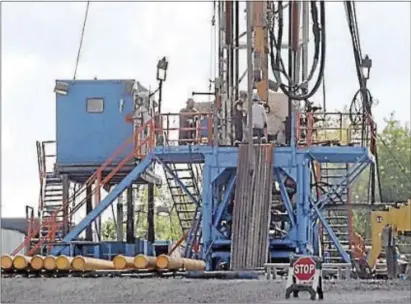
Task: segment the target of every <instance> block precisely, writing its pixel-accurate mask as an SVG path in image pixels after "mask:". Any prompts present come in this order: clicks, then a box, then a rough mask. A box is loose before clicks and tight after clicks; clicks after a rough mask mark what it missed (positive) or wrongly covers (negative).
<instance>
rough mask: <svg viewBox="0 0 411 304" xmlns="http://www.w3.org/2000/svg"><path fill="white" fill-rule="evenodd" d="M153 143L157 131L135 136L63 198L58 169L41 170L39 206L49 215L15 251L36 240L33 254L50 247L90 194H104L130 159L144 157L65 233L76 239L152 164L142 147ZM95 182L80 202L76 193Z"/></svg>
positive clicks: (150, 123)
mask: <svg viewBox="0 0 411 304" xmlns="http://www.w3.org/2000/svg"><path fill="white" fill-rule="evenodd" d="M148 126H151V127H152V126H153V121H152V120H149V121H147V122H146V123H144V124H143V125H142V126H140V127H139V128H138V130H136V131H135V132H139V133H141V132H142V131H143V130H144V129H145V128H147V127H148ZM130 144H133V145H134V149H133V151H132V152H131V153H130V154H129V155H128V156H126V157H125V158H124V159H123V160H122V161H120V162H119V163H118V162H117V161H116V159H118V155H119V154H120V153H122V152H123V151H124V149H125V148H126V147H128V146H129V145H130ZM153 144H154V132H150V136H148V137H146V138H144V139H135V137H134V136H131V137H130V138H128V139H127V140H126V141H125V142H124V144H123V145H122V146H121V147H120V148H118V149H117V150H116V151H115V152H114V153H113V154H112V155H111V156H110V157H109V158H108V159H107V160H106V161H105V162H104V163H103V164H102V165H101V166H100V168H98V169H97V171H96V172H95V173H94V174H92V175H91V176H90V178H89V179H88V180H87V181H86V182H85V183H84V184H83V185H82V188H81V189H80V190H79V191H78V192H77V193H76V194H75V195H73V196H72V197H70V198H68V199H67V200H62V197H61V194H62V193H61V192H60V190H59V186H60V185H61V183H62V181H61V179H60V178H59V177H57V176H55V175H53V174H54V173H49V174H46V170H41V171H40V173H41V175H40V176H41V178H40V180H41V190H40V202H39V204H40V208H39V210H47V212H46V211H45V212H44V217H45V218H43V219H42V220H41V224H40V225H39V228H38V229H33V230H32V231H31V233H29V235H28V237H27V238H26V240H25V241H24V242H23V243H22V244H20V245H19V246H18V247H17V248H16V249H15V250H14V252H13V253H12V254H13V255H14V254H15V253H17V252H19V251H20V250H21V249H22V248H25V247H26V246H31V244H32V246H31V248H30V249H29V250H28V252H27V255H29V256H30V255H33V254H36V253H37V252H38V251H39V250H41V249H42V248H43V247H44V245H45V244H49V247H50V245H51V244H52V243H55V242H56V240H58V239H61V238H63V235H62V233H61V230H62V228H63V223H64V222H65V221H66V222H67V220H68V219H70V218H72V217H73V214H75V213H76V212H77V211H78V210H80V209H81V207H82V206H84V205H85V203H86V201H87V199H88V198H89V197H90V196H92V195H96V196H97V195H98V197H100V195H99V191H100V190H101V189H104V188H105V187H106V186H108V185H110V181H111V180H112V179H113V178H114V177H115V176H116V175H118V173H121V172H120V170H121V169H122V168H123V167H124V166H127V165H130V163H133V162H134V163H136V158H139V159H141V161H140V163H139V164H138V165H136V167H134V169H133V170H131V172H129V173H128V174H127V175H126V176H125V177H124V178H122V179H121V181H120V183H119V184H118V185H117V186H116V187H115V188H114V189H113V191H111V192H110V193H109V195H108V196H107V197H106V198H105V199H104V200H102V201H100V203H99V204H96V207H95V208H94V209H93V210H92V211H91V213H90V214H89V215H87V216H86V217H85V218H83V220H81V221H80V223H78V225H77V226H75V227H73V229H72V230H71V231H70V232H68V233H67V235H66V236H64V238H63V241H64V242H70V241H72V240H74V239H76V238H77V237H78V236H79V234H80V233H81V232H82V231H83V230H84V229H85V228H86V227H87V226H89V225H90V224H91V223H92V222H93V221H94V220H95V219H96V218H97V217H98V216H99V215H100V214H101V212H102V211H103V210H104V208H106V207H107V206H108V205H109V204H110V203H111V202H112V201H113V200H114V199H115V198H117V197H118V196H119V195H120V193H121V192H123V190H124V189H125V188H126V187H127V186H129V185H130V184H131V183H132V182H133V180H134V179H135V178H136V176H137V175H139V174H141V173H142V172H140V171H142V170H143V171H144V170H145V169H146V168H147V167H148V165H149V164H150V163H151V160H152V158H151V157H149V156H147V157H146V155H143V154H142V153H141V151H142V150H143V149H144V150H145V151H146V152H147V151H149V150H150V149H151V148H152V146H153ZM50 157H51V156H50ZM45 159H46V154H44V153H43V154H42V155H41V157H39V168H45V166H43V164H45ZM46 181H48V182H46ZM93 184H94V185H95V187H94V188H93V190H92V191H91V193H89V194H88V195H84V196H85V197H84V199H82V200H81V201H80V202H76V201H75V197H79V196H81V195H82V194H85V192H86V189H87V187H88V186H89V185H93ZM46 189H47V191H46ZM46 192H47V200H46ZM43 197H44V200H43ZM73 201H74V202H75V205H72V202H73ZM45 206H47V207H45ZM69 207H71V208H70V210H69V212H67V214H66V215H64V217H63V215H62V212H63V210H64V209H65V208H67V209H68V208H69ZM96 209H97V210H96ZM39 215H40V214H39ZM41 215H43V214H41ZM37 236H38V237H39V238H38V239H36V237H37ZM61 251H62V248H61V247H58V246H55V247H54V248H53V250H52V254H58V253H60V252H61Z"/></svg>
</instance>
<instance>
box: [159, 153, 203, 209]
mask: <svg viewBox="0 0 411 304" xmlns="http://www.w3.org/2000/svg"><path fill="white" fill-rule="evenodd" d="M155 159H156V160H157V161H158V162H159V163H160V164H161V165H162V166H163V168H164V169H166V171H167V172H168V173H169V174H170V175H171V177H172V178H173V179H174V180H175V182H176V183H177V184H178V185H179V186H180V188H181V189H182V190H183V191H184V192H185V193H186V194H187V195H188V196H189V197H190V199H191V200H192V201H193V203H194V204H196V206H197V207H200V203H199V202H198V200H197V199H196V198H195V197H194V195H193V194H192V193H191V192H190V191H189V190H188V189H187V186H186V185H184V183H183V182H182V181H181V180H180V179H179V178H178V176H177V175H175V174H174V172H173V170H171V169H170V167H169V166H167V164H166V163H164V162H163V161H162V160H161V159H160V158H159V157H158V156H156V157H155Z"/></svg>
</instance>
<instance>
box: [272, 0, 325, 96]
mask: <svg viewBox="0 0 411 304" xmlns="http://www.w3.org/2000/svg"><path fill="white" fill-rule="evenodd" d="M279 7H280V8H279V17H278V35H277V37H278V41H276V39H275V35H274V32H273V29H270V30H269V35H270V59H271V68H272V70H273V74H274V77H275V78H276V81H277V83H279V86H280V88H281V90H282V91H283V92H284V94H285V95H287V96H288V97H289V98H291V99H294V100H306V99H308V98H310V97H312V96H313V95H314V94H315V93H316V92H317V91H318V89H319V87H320V85H321V81H322V78H323V75H324V67H325V53H326V38H325V37H326V32H325V3H324V2H323V1H320V13H321V18H320V23H321V29H320V28H319V27H318V21H317V18H318V11H317V7H316V1H311V17H312V19H313V32H314V40H315V52H314V58H313V65H312V67H311V70H310V74H309V77H308V79H307V81H305V82H304V83H301V84H298V85H295V84H293V85H292V86H286V85H285V84H283V83H282V80H281V77H280V76H279V75H278V72H280V73H281V74H283V75H284V76H285V77H286V78H287V80H288V81H289V83H292V82H290V77H289V75H287V74H286V73H285V68H284V62H283V60H282V59H281V43H282V35H283V14H282V9H281V8H282V1H279ZM320 46H321V47H320ZM274 49H276V56H274ZM320 49H321V58H320V69H319V73H318V77H317V80H316V82H315V84H314V87H313V88H312V90H311V91H310V92H307V93H304V94H303V95H295V93H296V92H297V91H298V90H303V87H304V86H306V84H307V82H308V81H309V80H311V79H312V77H313V75H314V72H315V70H316V68H317V65H318V57H319V52H320Z"/></svg>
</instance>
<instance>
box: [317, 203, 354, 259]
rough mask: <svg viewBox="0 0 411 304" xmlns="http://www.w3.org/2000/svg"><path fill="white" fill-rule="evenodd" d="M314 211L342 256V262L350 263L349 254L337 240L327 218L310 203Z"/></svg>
mask: <svg viewBox="0 0 411 304" xmlns="http://www.w3.org/2000/svg"><path fill="white" fill-rule="evenodd" d="M311 206H312V208H313V209H314V211H315V212H316V214H317V217H318V218H319V219H320V221H321V223H322V224H323V227H324V228H325V230H326V231H327V233H328V235H329V236H330V238H331V240H332V241H333V243H334V246H335V247H336V248H337V250H338V252H339V253H340V255H341V257H342V258H343V260H344V262H346V263H350V262H351V259H350V256H349V254H348V253H347V252H346V251H345V250H344V248H343V247H342V246H341V243H340V241H339V240H338V238H337V236H336V235H335V233H334V231H333V230H332V228H331V227H330V225H329V224H328V222H327V219H326V218H325V217H324V216H323V214H322V212H321V211H320V210H319V209H318V208H317V206H316V205H315V204H312V205H311Z"/></svg>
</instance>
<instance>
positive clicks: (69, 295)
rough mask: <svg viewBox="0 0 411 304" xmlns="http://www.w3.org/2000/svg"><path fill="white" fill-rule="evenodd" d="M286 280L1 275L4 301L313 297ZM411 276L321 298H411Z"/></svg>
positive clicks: (352, 286)
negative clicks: (289, 288) (290, 290)
mask: <svg viewBox="0 0 411 304" xmlns="http://www.w3.org/2000/svg"><path fill="white" fill-rule="evenodd" d="M285 285H286V282H285V281H267V280H264V279H261V280H248V281H245V280H224V281H223V280H188V279H178V278H170V279H137V278H92V279H90V278H88V279H86V278H54V279H50V278H35V279H34V278H33V279H28V278H3V279H2V281H1V303H24V302H32V303H33V302H37V303H85V302H87V303H91V302H95V303H115V302H116V303H288V304H292V303H312V301H310V300H309V295H308V294H302V295H301V296H300V298H299V299H289V300H285ZM410 287H411V282H410V281H385V282H384V281H373V282H365V281H358V280H344V281H327V282H325V285H324V289H325V295H324V298H325V299H324V301H322V302H321V303H333V304H336V303H344V304H346V303H347V304H348V303H408V304H409V303H411V288H410Z"/></svg>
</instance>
